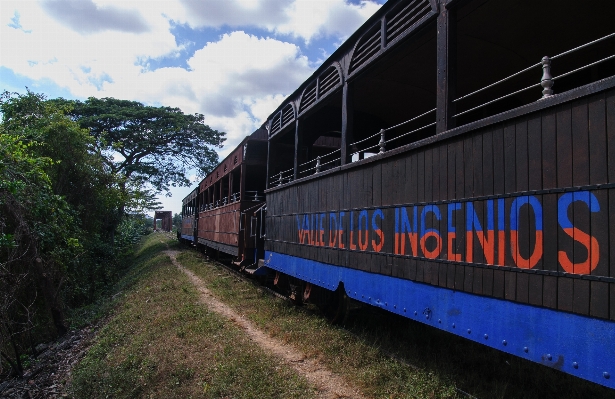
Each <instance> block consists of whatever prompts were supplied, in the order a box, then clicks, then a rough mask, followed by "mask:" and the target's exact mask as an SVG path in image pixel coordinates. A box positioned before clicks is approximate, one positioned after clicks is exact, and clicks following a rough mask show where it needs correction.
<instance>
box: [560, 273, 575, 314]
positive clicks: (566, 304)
mask: <svg viewBox="0 0 615 399" xmlns="http://www.w3.org/2000/svg"><path fill="white" fill-rule="evenodd" d="M572 280H573V279H572V278H570V277H558V278H557V309H558V310H563V311H566V312H572V302H573V298H574V296H573V292H574V291H573V288H572Z"/></svg>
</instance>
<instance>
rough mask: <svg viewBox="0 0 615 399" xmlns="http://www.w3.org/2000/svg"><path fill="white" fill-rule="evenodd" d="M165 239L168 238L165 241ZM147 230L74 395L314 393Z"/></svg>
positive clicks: (76, 377) (76, 373) (76, 375)
mask: <svg viewBox="0 0 615 399" xmlns="http://www.w3.org/2000/svg"><path fill="white" fill-rule="evenodd" d="M161 240H164V241H165V242H166V243H161ZM167 244H168V245H170V246H173V245H176V244H174V243H172V241H171V238H169V237H168V236H165V235H162V234H152V235H150V236H148V237H147V238H146V239H145V240H144V242H143V244H142V246H141V247H140V249H139V250H138V252H137V253H136V254H135V260H134V263H135V266H134V267H133V268H132V270H131V271H130V272H129V273H128V274H127V276H126V277H125V278H124V279H123V280H122V281H121V282H120V284H119V285H118V287H117V292H119V295H116V300H115V308H114V310H113V315H112V316H111V317H110V318H109V322H108V323H107V324H106V325H105V326H104V327H103V328H102V329H101V331H100V332H99V334H98V336H97V339H96V342H95V344H94V345H93V346H92V348H91V349H90V350H89V352H88V354H87V355H86V356H85V357H84V359H83V360H82V361H81V362H80V363H79V364H78V365H77V366H76V367H75V369H74V370H73V377H72V381H71V383H70V387H69V390H70V391H69V392H70V394H71V395H72V396H73V397H75V398H106V397H113V398H137V397H138V398H148V397H153V398H162V397H164V398H197V397H198V398H310V397H313V396H314V390H313V388H311V387H310V386H308V384H307V382H306V381H305V380H304V379H303V378H300V377H298V376H297V375H295V374H294V373H292V372H291V371H289V370H287V369H285V368H282V367H279V365H278V363H277V361H276V360H275V359H274V358H272V357H271V356H270V355H269V354H267V353H264V352H263V351H262V350H261V349H260V348H259V347H257V346H256V345H255V344H253V343H252V342H251V341H250V340H249V339H247V338H246V336H245V334H244V333H243V332H242V331H241V330H239V329H238V328H237V327H236V326H235V325H233V324H232V323H231V322H228V321H226V320H225V319H223V318H221V317H220V316H218V315H217V314H215V313H211V312H209V311H208V310H207V308H206V307H205V306H204V305H202V304H201V303H199V302H198V294H197V292H196V290H195V289H194V288H193V286H192V284H191V283H190V282H189V281H188V279H187V277H186V276H185V275H184V274H183V273H181V272H180V271H178V270H177V268H176V267H175V266H173V265H172V263H171V261H170V259H169V258H168V256H166V255H165V254H163V253H162V251H163V250H165V249H166V248H167Z"/></svg>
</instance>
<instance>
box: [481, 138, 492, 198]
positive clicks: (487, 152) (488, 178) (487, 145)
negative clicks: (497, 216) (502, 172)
mask: <svg viewBox="0 0 615 399" xmlns="http://www.w3.org/2000/svg"><path fill="white" fill-rule="evenodd" d="M493 167H494V166H493V131H491V130H489V131H486V132H484V133H483V165H482V169H483V176H482V183H483V187H482V189H483V194H484V195H492V194H493V175H494V170H493Z"/></svg>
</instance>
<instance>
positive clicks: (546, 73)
mask: <svg viewBox="0 0 615 399" xmlns="http://www.w3.org/2000/svg"><path fill="white" fill-rule="evenodd" d="M553 83H554V82H553V77H552V76H551V60H550V59H549V57H547V56H544V57H542V79H541V80H540V85H541V86H542V88H543V91H542V98H547V97H550V96H552V95H553V90H551V87H553Z"/></svg>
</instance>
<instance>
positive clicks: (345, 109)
mask: <svg viewBox="0 0 615 399" xmlns="http://www.w3.org/2000/svg"><path fill="white" fill-rule="evenodd" d="M352 94H353V93H352V87H350V85H349V84H348V82H347V81H344V86H343V90H342V142H341V144H340V146H341V149H340V152H341V164H342V165H345V164H346V163H347V162H348V161H349V159H348V144H349V143H352V142H353V141H354V140H353V111H354V110H353V101H352V97H353V95H352Z"/></svg>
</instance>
